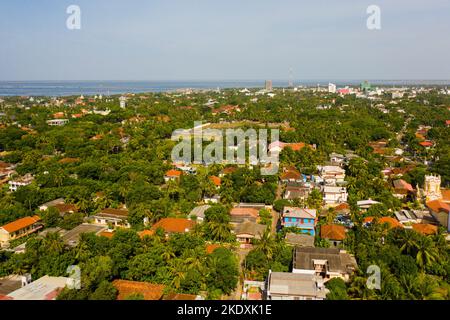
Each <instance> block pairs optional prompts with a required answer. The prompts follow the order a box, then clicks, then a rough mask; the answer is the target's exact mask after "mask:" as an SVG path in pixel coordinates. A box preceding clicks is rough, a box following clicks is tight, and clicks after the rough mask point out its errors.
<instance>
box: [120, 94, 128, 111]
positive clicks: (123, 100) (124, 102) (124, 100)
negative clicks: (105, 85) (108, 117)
mask: <svg viewBox="0 0 450 320" xmlns="http://www.w3.org/2000/svg"><path fill="white" fill-rule="evenodd" d="M119 102H120V107H121V108H122V109H125V107H126V106H127V98H126V97H124V96H121V97H120V98H119Z"/></svg>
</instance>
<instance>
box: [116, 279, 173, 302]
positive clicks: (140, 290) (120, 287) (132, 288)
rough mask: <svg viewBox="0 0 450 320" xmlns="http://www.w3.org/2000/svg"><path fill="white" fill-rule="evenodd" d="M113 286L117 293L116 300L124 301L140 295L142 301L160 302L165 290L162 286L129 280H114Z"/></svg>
mask: <svg viewBox="0 0 450 320" xmlns="http://www.w3.org/2000/svg"><path fill="white" fill-rule="evenodd" d="M113 285H114V287H116V289H117V291H118V295H117V300H125V299H127V298H128V297H129V296H130V295H133V294H142V295H143V296H144V300H160V299H161V298H162V296H163V293H164V288H165V286H164V285H163V284H154V283H149V282H139V281H129V280H114V281H113Z"/></svg>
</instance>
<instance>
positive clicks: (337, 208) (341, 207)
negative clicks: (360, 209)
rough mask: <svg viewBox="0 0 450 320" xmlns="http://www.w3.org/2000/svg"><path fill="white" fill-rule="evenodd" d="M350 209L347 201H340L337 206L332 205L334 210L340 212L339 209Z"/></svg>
mask: <svg viewBox="0 0 450 320" xmlns="http://www.w3.org/2000/svg"><path fill="white" fill-rule="evenodd" d="M348 210H350V206H349V205H348V203H341V204H339V205H338V206H336V207H334V211H336V212H340V211H348Z"/></svg>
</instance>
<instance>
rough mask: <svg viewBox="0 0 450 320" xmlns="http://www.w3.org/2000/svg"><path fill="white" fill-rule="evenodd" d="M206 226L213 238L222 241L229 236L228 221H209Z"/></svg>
mask: <svg viewBox="0 0 450 320" xmlns="http://www.w3.org/2000/svg"><path fill="white" fill-rule="evenodd" d="M207 226H208V229H209V231H210V232H211V235H212V236H213V238H214V240H217V241H224V240H226V239H228V238H229V237H230V232H231V227H230V225H229V224H228V223H223V222H220V221H209V222H208V223H207Z"/></svg>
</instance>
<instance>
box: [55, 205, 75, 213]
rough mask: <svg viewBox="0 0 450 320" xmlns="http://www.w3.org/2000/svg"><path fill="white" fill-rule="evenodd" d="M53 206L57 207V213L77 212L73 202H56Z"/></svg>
mask: <svg viewBox="0 0 450 320" xmlns="http://www.w3.org/2000/svg"><path fill="white" fill-rule="evenodd" d="M53 207H54V208H56V209H58V211H59V213H66V212H78V208H77V206H76V205H74V204H69V203H67V204H66V203H57V204H55V205H54V206H53Z"/></svg>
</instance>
